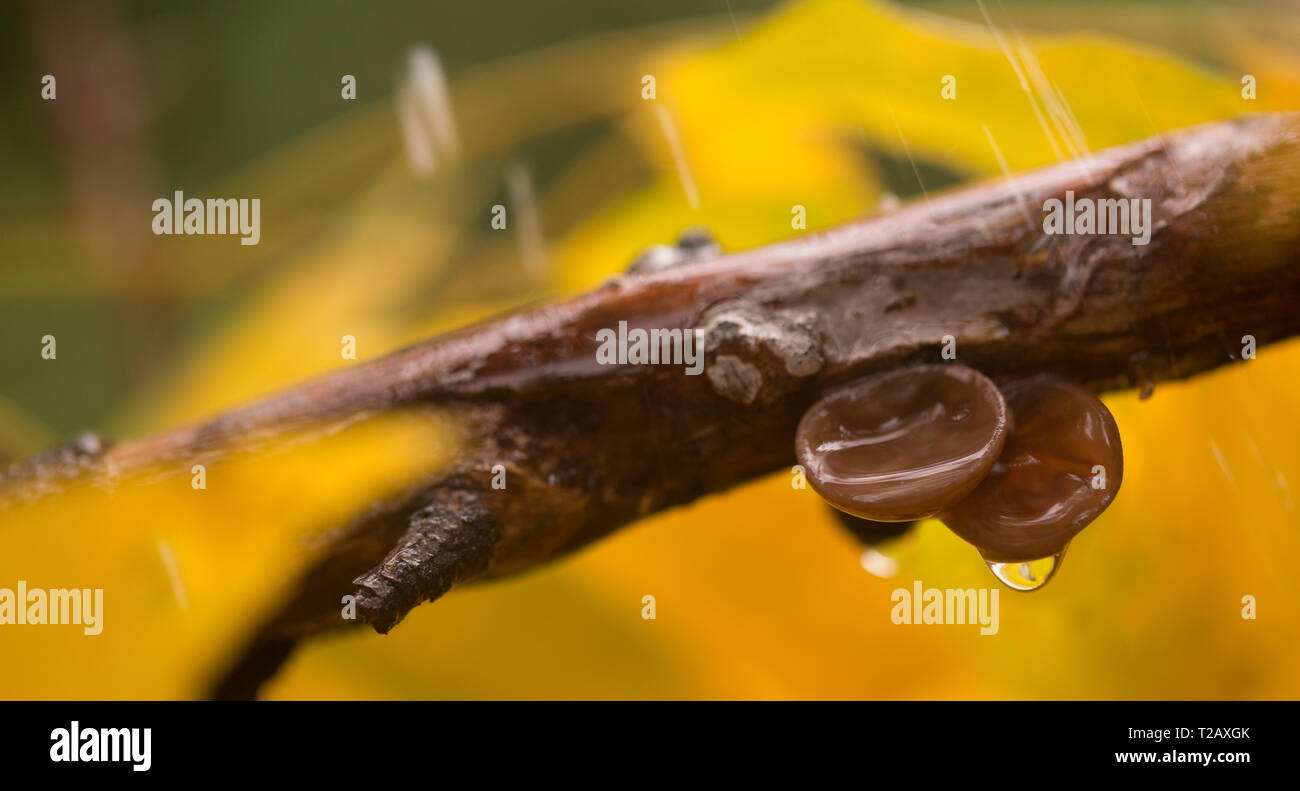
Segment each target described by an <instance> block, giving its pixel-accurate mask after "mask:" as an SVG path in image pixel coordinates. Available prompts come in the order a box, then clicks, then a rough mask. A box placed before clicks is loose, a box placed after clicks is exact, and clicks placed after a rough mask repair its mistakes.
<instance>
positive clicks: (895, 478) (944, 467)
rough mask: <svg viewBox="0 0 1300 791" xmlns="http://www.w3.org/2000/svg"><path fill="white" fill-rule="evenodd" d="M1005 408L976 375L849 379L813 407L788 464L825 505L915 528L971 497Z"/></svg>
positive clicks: (952, 371) (998, 436)
mask: <svg viewBox="0 0 1300 791" xmlns="http://www.w3.org/2000/svg"><path fill="white" fill-rule="evenodd" d="M1007 431H1008V418H1007V405H1006V402H1005V401H1004V400H1003V398H1002V395H1001V394H1000V393H999V392H998V389H997V387H996V386H995V385H994V384H993V382H991V381H990V380H989V379H988V378H987V377H985V376H984V375H983V374H981V373H979V372H978V371H975V370H973V369H971V368H967V367H965V366H962V365H956V364H949V365H920V366H914V367H910V368H900V369H896V370H893V371H888V372H885V373H882V374H876V375H874V376H869V377H866V378H863V379H859V380H857V381H855V382H852V383H850V384H849V385H847V386H845V387H843V388H840V389H839V390H836V391H834V392H832V393H830V394H828V395H827V396H825V397H824V398H822V399H821V400H820V401H818V402H817V403H816V404H814V405H813V406H812V407H811V408H810V409H809V410H808V411H807V412H806V413H805V414H804V416H803V419H802V420H801V421H800V422H799V429H798V432H797V433H796V436H795V454H796V456H797V457H798V460H799V463H800V464H802V465H803V467H804V470H805V471H806V473H807V477H808V481H809V483H810V484H811V485H812V487H813V489H814V490H816V491H817V493H818V494H820V495H821V496H822V497H823V498H825V499H826V501H827V502H829V503H830V504H831V505H833V506H835V507H836V508H838V509H840V510H841V511H845V512H847V513H849V514H852V515H853V516H857V517H860V518H863V519H869V520H873V521H878V522H904V521H911V520H915V519H922V518H925V517H928V516H933V515H934V514H936V513H938V512H940V511H942V510H944V509H946V508H947V507H948V506H950V505H952V504H954V503H955V502H957V501H958V500H960V499H961V498H962V497H965V496H966V495H967V494H969V493H970V492H971V490H973V489H974V488H975V487H976V486H977V485H979V483H980V481H982V480H983V479H984V478H985V476H987V475H988V474H989V472H990V471H991V470H992V467H993V464H994V462H995V461H996V460H997V458H998V454H999V453H1000V452H1001V451H1002V446H1003V443H1004V442H1005V441H1006V436H1007Z"/></svg>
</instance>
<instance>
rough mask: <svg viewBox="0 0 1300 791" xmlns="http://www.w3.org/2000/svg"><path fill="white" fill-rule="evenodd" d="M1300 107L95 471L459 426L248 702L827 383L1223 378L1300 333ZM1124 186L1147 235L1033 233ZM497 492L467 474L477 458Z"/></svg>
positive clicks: (135, 448) (382, 516) (294, 398)
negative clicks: (641, 353)
mask: <svg viewBox="0 0 1300 791" xmlns="http://www.w3.org/2000/svg"><path fill="white" fill-rule="evenodd" d="M1298 176H1300V115H1297V114H1286V115H1263V116H1250V117H1244V118H1240V119H1237V120H1234V121H1230V122H1221V123H1214V124H1208V125H1205V126H1200V127H1196V128H1193V129H1190V130H1185V131H1182V132H1180V133H1177V134H1174V135H1170V136H1168V137H1163V138H1155V139H1151V140H1147V141H1144V142H1141V143H1137V144H1133V145H1129V146H1124V147H1120V148H1115V149H1110V150H1107V151H1104V152H1101V153H1099V154H1096V155H1093V156H1091V157H1089V158H1087V159H1085V160H1076V161H1073V162H1067V163H1063V164H1060V165H1056V166H1053V167H1049V168H1046V169H1042V170H1038V171H1035V172H1032V173H1027V174H1021V175H1018V176H1016V177H1014V179H1004V180H999V181H996V182H992V183H988V184H984V185H977V186H973V187H970V188H967V189H964V190H961V191H959V192H956V193H953V194H950V195H947V196H944V197H939V198H935V199H932V200H929V201H925V202H921V203H917V204H914V205H911V206H909V207H906V208H904V209H902V210H900V211H897V212H894V213H892V214H888V215H884V216H880V217H875V218H871V219H867V220H863V221H860V222H855V223H852V224H849V225H845V226H842V227H840V228H837V229H834V230H830V231H826V232H821V233H814V234H809V235H806V236H803V237H800V238H797V239H793V240H790V241H786V242H782V243H778V244H773V245H770V246H767V247H763V248H760V249H756V250H751V251H748V252H743V253H738V254H734V255H728V256H724V257H721V258H716V259H713V260H709V261H704V262H695V263H689V264H686V265H683V266H679V267H676V268H672V269H669V270H666V271H661V272H654V273H646V274H640V273H638V274H630V275H624V276H621V277H618V278H615V279H613V280H611V281H609V282H608V283H606V284H605V285H603V286H601V287H600V288H597V289H596V290H594V291H591V292H589V293H587V294H584V295H582V296H579V297H577V298H575V299H572V300H570V301H567V302H562V303H558V304H553V305H548V306H543V307H540V308H535V309H532V310H528V311H526V312H522V313H518V314H514V315H510V316H507V317H504V318H501V319H498V320H495V321H492V322H488V323H485V324H481V325H478V326H474V327H470V328H467V329H465V330H462V331H459V332H456V333H453V334H451V335H447V336H444V337H441V338H438V339H434V340H431V341H429V342H426V343H423V344H420V345H418V346H414V347H411V348H408V349H405V350H403V351H399V352H397V353H395V354H392V355H390V356H388V357H386V358H383V359H380V360H376V361H374V362H370V363H367V364H364V365H360V366H356V367H354V368H352V369H349V370H345V371H342V372H340V373H337V374H335V375H332V376H329V377H326V378H323V379H320V380H318V381H316V382H313V383H310V384H307V385H305V386H303V387H301V388H299V389H296V390H293V391H290V392H288V393H285V394H283V395H280V396H277V397H274V398H271V399H269V400H266V401H263V402H261V403H258V404H254V405H252V406H249V407H245V408H243V409H239V410H236V411H233V412H230V413H227V414H225V415H222V416H220V417H218V418H217V419H215V420H213V421H211V422H209V423H207V424H204V425H201V426H197V427H193V428H187V429H182V430H179V431H176V432H173V433H170V434H166V435H163V436H160V437H157V438H153V439H146V440H142V441H139V442H135V443H131V444H127V445H121V446H117V447H115V448H112V449H110V450H109V451H108V452H107V454H106V455H107V458H108V459H110V460H111V461H112V463H113V464H114V465H116V466H117V467H118V468H123V467H127V468H129V467H132V466H138V465H142V464H145V463H157V462H158V461H160V460H168V459H190V458H193V457H194V456H196V455H198V454H201V453H203V452H205V451H209V450H211V449H213V448H217V447H221V446H224V445H226V444H228V443H231V442H233V441H245V440H247V439H248V438H250V437H256V436H259V435H274V434H275V433H278V432H281V431H284V430H285V429H286V428H290V427H293V426H298V425H306V424H311V423H317V422H321V421H329V420H338V419H345V418H347V417H348V416H350V415H356V414H359V413H363V412H374V411H382V410H389V409H394V408H399V407H403V406H408V405H418V404H440V405H443V406H445V407H449V408H452V409H454V410H456V411H457V412H458V413H459V416H460V418H461V419H462V423H463V425H464V426H465V427H466V430H467V431H468V435H469V436H470V437H471V443H470V450H469V451H468V452H467V453H466V454H464V455H463V457H462V458H461V459H459V460H458V462H457V464H456V466H455V468H454V469H453V470H452V471H451V472H450V473H449V475H448V476H447V477H446V478H445V479H443V480H442V481H441V482H439V483H436V484H433V485H430V486H428V487H425V488H423V489H421V490H419V491H415V492H412V493H411V494H410V495H409V496H407V497H406V498H405V499H403V500H401V501H400V502H396V503H389V504H384V505H382V506H380V507H378V508H377V509H376V510H375V511H374V512H372V513H370V514H367V515H364V516H362V517H360V518H358V519H357V520H356V522H355V523H354V524H353V525H352V527H351V528H350V529H349V530H347V531H346V532H345V534H344V535H343V537H342V538H340V539H339V540H338V541H337V542H336V543H335V544H334V545H332V546H331V547H329V548H328V549H327V550H326V551H325V553H324V554H323V556H322V557H321V558H320V560H319V561H318V562H317V564H316V565H315V566H314V567H313V568H312V569H311V570H309V571H308V572H307V573H306V575H305V576H304V577H303V579H302V581H301V583H300V585H299V588H298V590H297V592H296V593H295V594H294V595H293V596H292V597H291V599H290V600H289V601H288V602H287V603H286V604H285V605H284V607H283V608H282V609H281V610H280V611H279V612H278V613H276V614H275V615H274V616H273V617H272V618H271V619H270V620H268V622H267V623H266V624H265V625H264V626H263V627H262V628H261V629H260V630H259V631H258V632H257V634H255V635H254V636H253V638H252V640H251V642H250V644H249V646H248V648H247V649H246V650H245V651H244V653H243V654H242V655H241V657H240V659H239V660H238V661H237V662H236V663H235V664H234V666H233V668H232V669H231V670H230V671H229V672H228V673H227V674H226V675H225V676H224V677H223V679H222V681H221V682H220V684H219V685H218V687H217V691H216V694H217V695H218V696H222V697H243V696H250V695H252V694H254V692H255V691H256V689H257V686H258V685H259V684H260V683H261V681H262V680H264V679H265V678H267V677H268V676H269V675H270V673H272V672H274V670H275V667H276V666H277V665H278V664H279V662H280V661H282V660H283V658H284V656H286V655H287V653H288V651H289V650H290V648H291V646H292V644H293V642H294V641H295V640H297V639H300V638H301V637H304V636H306V635H309V634H312V633H315V632H318V631H321V630H323V629H327V628H332V627H342V626H345V625H347V622H345V621H344V620H342V619H341V618H340V617H339V615H338V613H339V607H340V605H339V601H340V598H341V596H343V595H345V594H350V593H351V594H355V595H356V597H357V604H358V608H359V612H360V614H361V617H362V619H363V620H365V621H366V622H368V623H369V624H371V625H372V626H374V628H376V629H377V630H378V631H380V632H386V631H387V630H388V629H390V628H392V627H393V626H394V625H395V624H396V623H398V622H399V621H400V620H401V619H402V617H403V616H404V615H405V614H406V613H407V612H408V611H409V610H410V609H411V608H412V607H414V606H416V605H417V604H418V603H420V602H421V601H426V600H431V599H434V598H437V597H438V596H440V595H441V594H443V593H444V592H446V591H447V590H448V589H450V588H451V587H453V586H454V585H458V584H461V583H464V582H467V581H471V580H476V579H484V578H491V577H498V576H502V575H505V574H510V573H514V572H518V571H521V570H524V569H527V568H530V567H532V566H535V565H537V564H539V563H542V562H544V561H547V560H549V559H551V558H554V557H556V556H558V555H561V554H563V553H565V552H569V551H571V550H573V549H576V548H578V547H581V546H583V545H584V544H587V543H589V542H591V541H593V540H595V539H597V538H600V537H601V536H603V535H606V534H608V533H609V532H611V531H613V530H615V529H617V528H618V527H620V526H622V525H624V524H627V523H630V522H633V521H635V520H637V519H640V518H642V517H644V516H646V515H648V514H651V513H654V512H657V511H661V510H663V509H666V508H671V507H673V506H676V505H680V504H683V503H688V502H690V501H692V500H694V499H696V498H698V497H700V496H702V495H705V494H709V493H712V492H717V491H721V490H723V489H726V488H728V487H731V486H734V485H736V484H738V483H741V482H743V481H746V480H749V479H752V478H754V477H757V476H760V475H763V474H766V473H770V472H772V471H774V470H776V469H780V468H782V467H788V466H789V465H791V464H792V463H793V455H794V454H793V436H794V429H795V425H796V423H797V422H798V420H799V418H800V416H801V415H802V414H803V412H804V410H805V409H806V408H807V407H808V406H809V405H810V404H811V403H812V402H813V401H814V400H815V399H816V398H818V397H819V395H820V394H821V393H823V392H824V391H825V390H826V389H827V388H831V387H834V386H836V385H838V384H841V383H844V382H847V381H850V380H852V379H855V378H857V377H861V376H863V375H866V374H870V373H873V372H876V371H880V370H884V369H888V368H893V367H897V366H900V365H907V364H912V363H917V362H924V361H939V360H940V355H939V351H940V347H941V345H942V343H943V339H944V337H945V336H949V335H951V336H953V337H954V338H955V339H956V344H957V355H958V359H959V360H960V361H961V362H962V363H964V364H966V365H969V366H972V367H974V368H977V369H979V370H981V371H983V372H984V373H985V374H986V375H988V376H990V377H992V378H993V379H994V380H996V381H999V382H1002V381H1006V380H1009V379H1013V378H1017V377H1021V376H1025V375H1030V374H1035V373H1044V372H1046V373H1052V374H1055V375H1057V376H1061V377H1063V378H1065V379H1068V380H1070V381H1074V382H1077V383H1079V384H1082V385H1084V386H1085V387H1088V388H1090V389H1091V390H1093V391H1095V392H1102V391H1107V390H1114V389H1119V388H1127V387H1133V386H1138V387H1142V388H1143V389H1144V390H1146V389H1149V387H1150V386H1151V385H1152V383H1154V382H1156V381H1160V380H1165V379H1175V378H1184V377H1188V376H1191V375H1193V374H1196V373H1199V372H1202V371H1206V370H1209V369H1212V368H1215V367H1217V366H1220V365H1223V364H1226V363H1228V362H1229V361H1230V360H1231V359H1233V358H1234V355H1235V353H1236V352H1237V351H1238V350H1239V349H1240V346H1241V338H1242V336H1243V335H1247V334H1249V335H1253V336H1254V337H1255V338H1256V340H1257V342H1258V344H1260V345H1263V344H1266V343H1269V342H1272V341H1277V340H1281V339H1284V338H1287V337H1290V336H1292V335H1295V334H1297V333H1298V332H1300V310H1297V305H1300V178H1298ZM1067 190H1072V191H1073V192H1074V194H1075V197H1076V200H1077V199H1082V198H1094V199H1099V198H1139V199H1142V198H1149V199H1150V200H1151V204H1152V218H1153V225H1154V228H1153V231H1152V234H1151V239H1150V243H1149V244H1148V245H1145V246H1139V245H1134V244H1132V240H1131V237H1130V236H1126V235H1110V236H1108V235H1088V236H1074V235H1068V236H1067V235H1046V234H1045V233H1044V232H1043V230H1042V218H1043V213H1042V207H1043V203H1044V201H1045V200H1047V199H1049V198H1061V197H1063V196H1064V194H1065V193H1066V191H1067ZM619 321H627V322H628V325H629V326H631V327H643V328H652V327H653V328H699V329H700V331H701V332H702V337H703V338H704V341H703V342H704V345H705V349H706V357H705V373H704V375H701V376H687V375H684V373H683V369H682V367H681V366H670V365H625V366H609V365H599V364H597V363H596V358H595V351H596V348H597V345H598V343H597V338H596V333H597V331H598V330H600V329H602V328H615V327H617V326H618V322H619ZM497 464H500V465H503V466H504V467H505V468H506V470H507V476H508V481H509V484H508V488H507V489H506V490H496V489H493V488H491V486H490V483H489V481H490V478H491V475H490V470H491V468H492V467H493V465H497Z"/></svg>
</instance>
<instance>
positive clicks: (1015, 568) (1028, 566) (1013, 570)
mask: <svg viewBox="0 0 1300 791" xmlns="http://www.w3.org/2000/svg"><path fill="white" fill-rule="evenodd" d="M1064 560H1065V549H1062V550H1061V551H1060V552H1057V553H1056V554H1055V555H1052V556H1051V557H1046V558H1039V559H1038V560H1032V561H1025V560H1013V561H1006V562H1000V561H996V560H989V559H988V558H985V559H984V563H985V564H986V565H988V567H989V571H991V572H993V576H995V577H997V578H998V581H999V582H1001V583H1002V584H1003V585H1006V586H1007V587H1008V588H1011V589H1012V590H1016V591H1021V592H1024V593H1027V592H1029V591H1036V590H1038V589H1039V588H1041V587H1043V586H1044V585H1046V584H1047V583H1049V582H1051V581H1052V577H1054V576H1056V572H1057V571H1058V570H1060V568H1061V563H1062V562H1063V561H1064Z"/></svg>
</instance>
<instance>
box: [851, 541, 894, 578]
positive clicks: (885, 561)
mask: <svg viewBox="0 0 1300 791" xmlns="http://www.w3.org/2000/svg"><path fill="white" fill-rule="evenodd" d="M860 562H861V563H862V568H864V569H866V570H867V571H869V572H871V573H872V574H874V575H875V576H877V577H880V578H881V579H889V578H890V577H892V576H894V575H895V574H897V573H898V561H897V560H894V559H893V558H891V557H890V556H888V555H886V554H883V553H881V552H880V550H878V549H873V548H871V547H867V548H866V549H865V550H863V552H862V559H861V561H860Z"/></svg>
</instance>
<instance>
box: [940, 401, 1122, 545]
mask: <svg viewBox="0 0 1300 791" xmlns="http://www.w3.org/2000/svg"><path fill="white" fill-rule="evenodd" d="M1002 394H1003V396H1004V397H1005V398H1006V402H1007V406H1008V407H1009V408H1010V410H1011V414H1012V418H1013V423H1014V428H1013V430H1012V432H1011V436H1010V437H1008V439H1007V442H1006V447H1005V448H1004V449H1003V451H1002V455H1001V456H1000V457H999V458H998V461H997V464H996V465H994V467H993V471H992V472H991V473H990V474H989V476H988V477H987V478H986V479H985V480H984V482H983V483H981V484H980V485H979V486H978V487H977V488H976V489H975V491H973V492H972V493H971V494H970V496H969V497H966V498H965V499H963V500H961V501H960V502H958V503H956V504H955V505H954V506H953V507H952V508H950V509H948V511H947V512H946V513H944V514H942V515H941V517H940V518H941V519H942V520H943V522H944V524H946V525H948V527H949V528H951V529H952V530H953V532H955V533H957V535H959V536H961V537H962V538H964V539H965V540H966V541H969V542H970V543H971V544H974V545H975V547H976V548H978V549H979V550H980V553H981V554H983V555H984V557H985V559H987V560H990V561H999V562H1007V561H1028V560H1036V559H1039V558H1046V557H1050V556H1053V555H1056V554H1058V553H1060V552H1062V551H1063V550H1064V549H1065V547H1066V545H1067V544H1068V543H1069V542H1070V539H1072V538H1074V536H1075V535H1076V534H1077V533H1078V532H1079V531H1080V530H1082V529H1083V528H1085V527H1087V526H1088V524H1089V523H1090V522H1092V521H1093V520H1094V519H1096V518H1097V516H1098V515H1100V514H1101V512H1102V511H1104V510H1105V509H1106V506H1108V505H1110V503H1111V501H1112V500H1113V499H1115V495H1116V493H1117V492H1118V491H1119V486H1120V481H1121V480H1122V478H1123V475H1124V457H1123V452H1122V450H1121V448H1120V440H1119V429H1118V427H1117V426H1116V425H1115V419H1114V418H1113V417H1111V414H1110V410H1108V409H1106V405H1105V404H1103V403H1102V402H1101V401H1100V400H1099V399H1098V398H1097V397H1096V396H1094V395H1093V394H1092V393H1090V392H1088V391H1087V390H1084V389H1083V388H1080V387H1077V386H1075V385H1072V384H1069V383H1067V382H1063V381H1061V380H1059V379H1055V378H1052V377H1050V376H1045V375H1044V376H1035V377H1033V378H1030V379H1022V380H1019V381H1016V382H1012V383H1011V384H1009V385H1007V386H1005V387H1003V388H1002Z"/></svg>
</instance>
